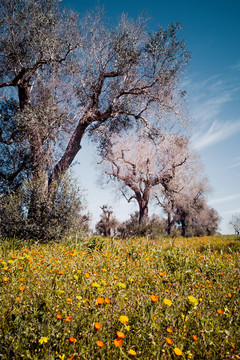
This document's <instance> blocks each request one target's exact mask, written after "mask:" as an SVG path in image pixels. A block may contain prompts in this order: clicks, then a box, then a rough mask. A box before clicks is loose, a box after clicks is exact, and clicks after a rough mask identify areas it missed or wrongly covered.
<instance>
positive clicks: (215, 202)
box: [208, 194, 240, 205]
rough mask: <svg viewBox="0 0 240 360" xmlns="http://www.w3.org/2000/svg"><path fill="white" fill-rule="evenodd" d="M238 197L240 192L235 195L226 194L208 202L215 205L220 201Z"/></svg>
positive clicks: (239, 197)
mask: <svg viewBox="0 0 240 360" xmlns="http://www.w3.org/2000/svg"><path fill="white" fill-rule="evenodd" d="M237 199H240V194H233V195H228V196H224V197H221V198H218V199H213V200H210V201H208V203H209V204H211V205H213V204H219V203H223V202H228V201H232V200H237Z"/></svg>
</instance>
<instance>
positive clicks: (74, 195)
mask: <svg viewBox="0 0 240 360" xmlns="http://www.w3.org/2000/svg"><path fill="white" fill-rule="evenodd" d="M83 209H84V197H83V192H82V191H80V189H79V188H78V187H77V186H76V185H75V184H74V183H73V179H72V178H71V177H70V176H68V175H65V176H64V177H63V178H62V180H61V182H60V184H59V186H58V187H57V189H56V191H55V194H54V197H53V199H52V200H51V201H50V200H49V197H48V194H46V192H45V189H44V181H43V179H41V178H39V179H38V181H37V182H33V181H29V182H28V183H25V185H24V187H22V188H20V189H18V190H17V191H10V192H9V193H8V194H6V195H5V196H4V195H3V196H2V197H1V198H0V215H1V230H0V234H1V236H3V237H4V236H5V237H15V236H16V237H20V238H23V239H24V238H25V239H26V238H30V239H38V240H41V241H43V240H50V239H55V240H56V239H60V238H62V237H64V236H69V235H71V234H74V235H75V236H79V235H80V234H81V233H82V232H85V233H86V232H88V231H89V229H88V217H87V216H84V215H82V210H83Z"/></svg>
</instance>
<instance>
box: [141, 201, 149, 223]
mask: <svg viewBox="0 0 240 360" xmlns="http://www.w3.org/2000/svg"><path fill="white" fill-rule="evenodd" d="M148 222H149V218H148V202H144V203H141V204H139V225H147V224H148Z"/></svg>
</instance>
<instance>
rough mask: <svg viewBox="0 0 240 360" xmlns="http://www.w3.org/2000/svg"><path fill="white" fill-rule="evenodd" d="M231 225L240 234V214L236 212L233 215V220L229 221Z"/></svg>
mask: <svg viewBox="0 0 240 360" xmlns="http://www.w3.org/2000/svg"><path fill="white" fill-rule="evenodd" d="M229 225H231V227H232V228H233V230H234V231H235V234H236V235H239V234H240V214H235V215H233V216H232V219H231V221H230V222H229Z"/></svg>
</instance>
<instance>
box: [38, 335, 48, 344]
mask: <svg viewBox="0 0 240 360" xmlns="http://www.w3.org/2000/svg"><path fill="white" fill-rule="evenodd" d="M48 340H49V339H48V337H46V336H42V337H41V338H40V340H39V344H41V345H42V344H43V343H47V342H48Z"/></svg>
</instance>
